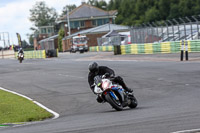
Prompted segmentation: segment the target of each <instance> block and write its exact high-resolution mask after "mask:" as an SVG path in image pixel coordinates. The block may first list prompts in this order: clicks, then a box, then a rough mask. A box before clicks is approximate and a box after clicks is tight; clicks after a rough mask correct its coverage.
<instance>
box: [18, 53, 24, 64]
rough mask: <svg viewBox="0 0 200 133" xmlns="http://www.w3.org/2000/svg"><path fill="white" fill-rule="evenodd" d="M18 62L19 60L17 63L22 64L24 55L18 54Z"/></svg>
mask: <svg viewBox="0 0 200 133" xmlns="http://www.w3.org/2000/svg"><path fill="white" fill-rule="evenodd" d="M18 60H19V63H22V60H24V54H23V53H18Z"/></svg>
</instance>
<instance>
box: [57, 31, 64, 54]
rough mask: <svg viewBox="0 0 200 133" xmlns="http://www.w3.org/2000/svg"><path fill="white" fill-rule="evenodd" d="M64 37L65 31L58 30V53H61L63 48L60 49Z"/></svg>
mask: <svg viewBox="0 0 200 133" xmlns="http://www.w3.org/2000/svg"><path fill="white" fill-rule="evenodd" d="M64 36H65V31H64V30H63V29H60V30H59V32H58V50H59V52H63V47H62V39H63V38H64Z"/></svg>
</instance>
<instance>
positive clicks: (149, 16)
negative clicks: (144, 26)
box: [145, 7, 160, 23]
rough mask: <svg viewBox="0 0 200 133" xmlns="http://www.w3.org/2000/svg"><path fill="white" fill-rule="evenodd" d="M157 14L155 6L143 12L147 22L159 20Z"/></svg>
mask: <svg viewBox="0 0 200 133" xmlns="http://www.w3.org/2000/svg"><path fill="white" fill-rule="evenodd" d="M159 15H160V14H159V11H158V10H157V9H156V8H155V7H152V8H150V9H149V10H147V11H146V12H145V22H146V23H147V22H153V21H156V20H159V19H160V18H159Z"/></svg>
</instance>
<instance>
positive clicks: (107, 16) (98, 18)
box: [57, 3, 117, 36]
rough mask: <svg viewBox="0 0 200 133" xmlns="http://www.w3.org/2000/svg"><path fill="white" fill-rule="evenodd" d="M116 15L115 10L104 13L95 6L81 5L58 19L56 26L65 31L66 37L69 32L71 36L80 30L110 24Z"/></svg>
mask: <svg viewBox="0 0 200 133" xmlns="http://www.w3.org/2000/svg"><path fill="white" fill-rule="evenodd" d="M116 15H117V10H112V11H105V10H102V9H100V8H97V7H95V6H91V5H88V4H86V3H82V5H80V6H79V7H77V8H75V9H74V10H72V11H71V12H70V13H69V15H65V16H63V17H61V18H60V19H58V20H57V24H58V25H59V27H62V28H64V29H65V35H66V36H68V35H69V30H70V33H72V34H73V33H75V32H78V31H80V30H84V29H89V28H93V27H97V26H100V25H104V24H107V23H111V24H112V23H114V20H115V18H116ZM68 21H69V24H68ZM68 26H69V27H68Z"/></svg>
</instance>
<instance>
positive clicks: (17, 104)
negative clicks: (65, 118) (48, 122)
mask: <svg viewBox="0 0 200 133" xmlns="http://www.w3.org/2000/svg"><path fill="white" fill-rule="evenodd" d="M51 117H53V115H52V114H51V113H49V112H47V111H46V110H45V109H43V108H41V107H39V106H38V105H36V104H34V103H33V102H32V101H29V100H28V99H25V98H23V97H20V96H18V95H15V94H12V93H9V92H6V91H3V90H0V124H4V123H17V122H31V121H40V120H44V119H46V118H51Z"/></svg>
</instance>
